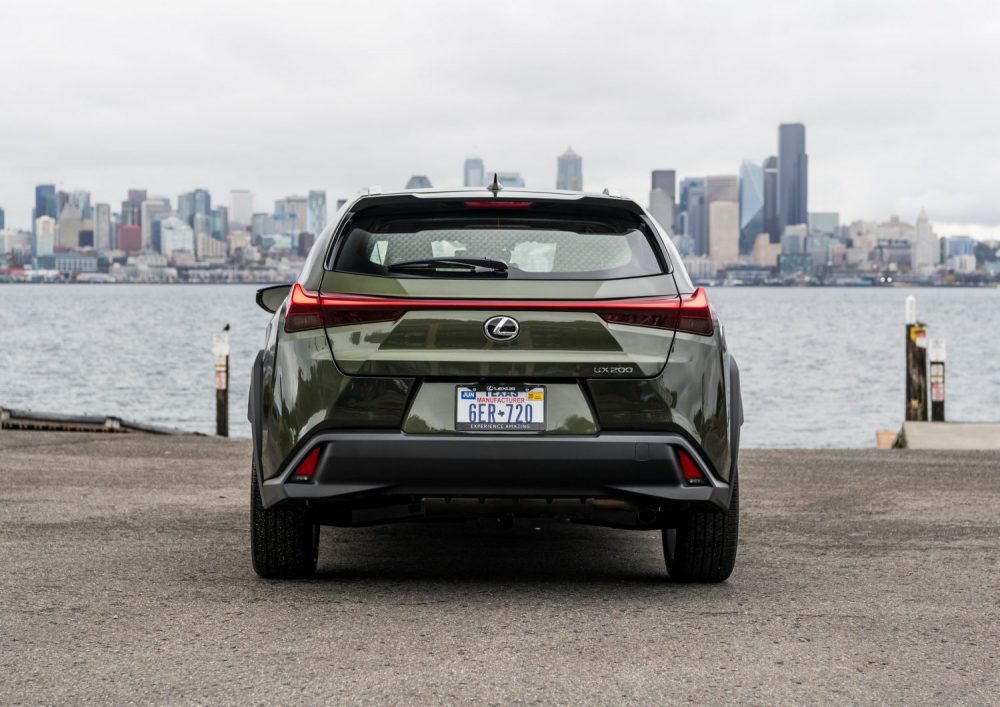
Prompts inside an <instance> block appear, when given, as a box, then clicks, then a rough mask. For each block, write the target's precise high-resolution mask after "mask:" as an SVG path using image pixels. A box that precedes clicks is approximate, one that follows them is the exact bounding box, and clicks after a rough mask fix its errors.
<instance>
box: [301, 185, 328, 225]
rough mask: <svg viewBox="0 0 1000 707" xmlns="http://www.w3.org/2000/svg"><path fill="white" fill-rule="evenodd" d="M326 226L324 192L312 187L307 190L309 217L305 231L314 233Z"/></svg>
mask: <svg viewBox="0 0 1000 707" xmlns="http://www.w3.org/2000/svg"><path fill="white" fill-rule="evenodd" d="M324 228H326V192H325V191H321V190H318V189H313V190H312V191H310V192H309V218H308V223H307V224H306V229H305V230H306V231H308V232H309V233H311V234H313V235H314V236H315V235H318V234H319V233H322V231H323V229H324Z"/></svg>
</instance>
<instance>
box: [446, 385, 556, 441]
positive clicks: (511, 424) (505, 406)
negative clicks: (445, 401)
mask: <svg viewBox="0 0 1000 707" xmlns="http://www.w3.org/2000/svg"><path fill="white" fill-rule="evenodd" d="M455 429H456V430H458V431H468V432H543V431H544V430H545V387H544V386H540V385H534V386H524V385H474V386H467V385H460V386H457V387H456V388H455Z"/></svg>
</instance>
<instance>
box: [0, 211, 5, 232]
mask: <svg viewBox="0 0 1000 707" xmlns="http://www.w3.org/2000/svg"><path fill="white" fill-rule="evenodd" d="M4 228H6V221H5V219H4V213H3V209H2V208H0V231H2V230H3V229H4Z"/></svg>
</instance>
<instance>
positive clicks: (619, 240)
mask: <svg viewBox="0 0 1000 707" xmlns="http://www.w3.org/2000/svg"><path fill="white" fill-rule="evenodd" d="M456 261H457V262H456ZM334 269H335V270H337V271H340V272H350V273H359V274H363V275H382V276H387V277H504V278H508V279H521V280H610V279H619V278H627V277H642V276H646V275H659V274H661V273H663V272H665V270H664V268H663V266H662V265H661V263H660V260H659V259H658V257H657V254H656V251H655V250H654V246H653V245H652V243H651V242H650V236H649V234H648V232H647V231H646V227H645V225H644V224H642V222H640V221H639V220H638V219H635V220H634V221H632V220H627V221H626V220H623V221H617V220H608V219H587V220H582V219H579V218H561V217H554V216H544V217H533V216H529V215H522V214H506V213H504V214H489V215H484V216H473V215H470V214H467V213H460V214H454V215H448V214H435V215H433V216H412V215H410V216H393V215H385V216H377V215H376V216H366V215H364V214H361V215H360V217H359V218H358V220H357V221H356V222H354V223H352V224H351V225H350V227H349V229H348V231H347V233H346V236H345V237H344V240H343V245H342V246H341V247H340V248H339V249H338V252H337V256H336V261H335V265H334Z"/></svg>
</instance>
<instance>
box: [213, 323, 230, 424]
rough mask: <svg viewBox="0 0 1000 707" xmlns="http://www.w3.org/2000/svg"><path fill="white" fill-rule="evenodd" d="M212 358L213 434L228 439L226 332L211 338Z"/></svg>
mask: <svg viewBox="0 0 1000 707" xmlns="http://www.w3.org/2000/svg"><path fill="white" fill-rule="evenodd" d="M226 328H227V329H228V328H229V327H228V326H227V327H226ZM212 358H213V359H214V361H215V434H217V435H218V436H219V437H228V436H229V334H227V333H226V332H223V333H221V334H216V335H215V336H213V337H212Z"/></svg>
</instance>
